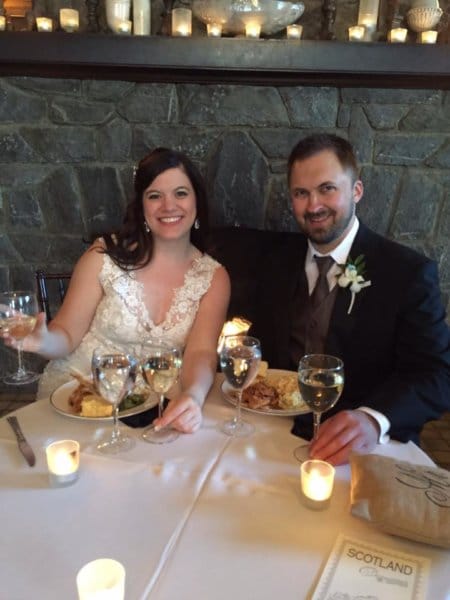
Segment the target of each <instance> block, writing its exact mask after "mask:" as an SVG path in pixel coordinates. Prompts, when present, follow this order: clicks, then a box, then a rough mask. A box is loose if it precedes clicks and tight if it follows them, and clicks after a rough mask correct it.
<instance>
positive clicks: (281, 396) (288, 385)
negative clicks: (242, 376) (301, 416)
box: [242, 361, 304, 410]
mask: <svg viewBox="0 0 450 600" xmlns="http://www.w3.org/2000/svg"><path fill="white" fill-rule="evenodd" d="M264 363H265V364H264V365H263V367H262V369H261V370H260V371H258V375H257V376H256V379H255V381H254V383H252V385H250V386H249V387H248V388H246V389H245V390H244V391H243V393H242V403H243V404H244V405H245V406H248V408H253V409H264V408H267V409H277V410H286V409H288V410H289V409H293V408H300V406H302V405H304V402H303V401H302V399H301V396H300V392H299V389H298V383H297V373H294V372H292V373H289V372H284V373H277V372H273V371H272V372H271V371H270V370H268V364H267V362H265V361H264Z"/></svg>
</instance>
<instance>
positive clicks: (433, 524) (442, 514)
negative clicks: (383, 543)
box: [350, 454, 450, 548]
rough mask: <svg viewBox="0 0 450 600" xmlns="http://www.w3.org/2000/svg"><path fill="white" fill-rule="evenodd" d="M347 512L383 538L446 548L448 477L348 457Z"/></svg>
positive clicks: (449, 543)
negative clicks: (372, 525) (367, 522)
mask: <svg viewBox="0 0 450 600" xmlns="http://www.w3.org/2000/svg"><path fill="white" fill-rule="evenodd" d="M350 466H351V491H350V494H351V497H350V499H351V512H352V514H353V515H355V516H358V517H361V518H363V519H366V520H367V521H370V522H371V523H373V524H374V525H376V526H377V527H378V528H379V529H381V530H383V531H385V532H386V533H391V534H393V535H398V536H401V537H405V538H409V539H411V540H415V541H418V542H425V543H427V544H432V545H435V546H442V547H443V548H450V472H449V471H446V470H445V469H439V468H438V467H428V466H419V465H415V464H412V463H410V462H407V461H400V460H395V459H393V458H388V457H385V456H378V455H376V454H369V455H359V454H353V455H352V456H351V457H350Z"/></svg>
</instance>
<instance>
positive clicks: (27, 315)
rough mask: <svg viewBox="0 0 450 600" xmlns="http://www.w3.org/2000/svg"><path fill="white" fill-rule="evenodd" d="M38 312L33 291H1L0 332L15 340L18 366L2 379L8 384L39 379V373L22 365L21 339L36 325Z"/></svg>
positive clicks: (24, 382) (19, 383)
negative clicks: (13, 371)
mask: <svg viewBox="0 0 450 600" xmlns="http://www.w3.org/2000/svg"><path fill="white" fill-rule="evenodd" d="M38 312H39V309H38V302H37V298H36V294H35V293H34V292H3V293H1V294H0V332H1V333H3V334H4V333H6V334H7V335H9V336H11V337H12V338H14V339H15V340H16V342H17V357H18V366H17V371H16V372H15V373H9V374H8V375H6V376H5V377H4V378H3V381H4V382H5V383H7V384H9V385H24V384H27V383H32V382H33V381H36V379H39V377H40V375H39V373H34V372H33V371H27V370H26V369H25V368H24V366H23V361H22V349H23V340H24V338H26V336H27V335H28V334H30V333H31V332H32V331H33V329H34V326H35V325H36V316H37V314H38Z"/></svg>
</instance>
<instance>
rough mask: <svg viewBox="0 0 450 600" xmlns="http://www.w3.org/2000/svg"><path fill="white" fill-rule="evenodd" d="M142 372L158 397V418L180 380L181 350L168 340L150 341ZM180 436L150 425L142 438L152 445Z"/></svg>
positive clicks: (144, 347)
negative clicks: (166, 399)
mask: <svg viewBox="0 0 450 600" xmlns="http://www.w3.org/2000/svg"><path fill="white" fill-rule="evenodd" d="M141 355H142V356H141V371H142V376H143V378H144V380H145V382H146V383H147V385H148V386H149V387H150V388H151V389H152V390H153V391H154V392H155V394H157V395H158V400H159V403H158V417H159V418H161V417H162V414H163V410H164V395H165V394H166V393H167V392H168V391H169V390H170V388H171V387H172V386H173V384H174V383H175V382H176V380H177V379H178V374H179V372H180V369H181V364H182V351H181V348H180V347H179V346H178V345H177V344H174V343H172V342H171V341H170V340H168V339H156V340H149V341H148V342H146V343H145V344H144V345H143V346H142V352H141ZM179 435H180V434H179V433H178V432H177V431H175V430H174V429H171V428H170V427H164V428H163V429H159V430H156V429H155V427H154V425H150V426H149V427H147V428H146V429H144V431H143V432H142V438H143V439H144V440H145V441H146V442H150V443H151V444H167V443H168V442H173V441H174V440H176V439H177V438H178V436H179Z"/></svg>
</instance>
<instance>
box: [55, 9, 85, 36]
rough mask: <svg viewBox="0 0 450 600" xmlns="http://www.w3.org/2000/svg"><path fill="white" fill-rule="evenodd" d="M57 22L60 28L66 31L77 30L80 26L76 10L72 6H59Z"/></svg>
mask: <svg viewBox="0 0 450 600" xmlns="http://www.w3.org/2000/svg"><path fill="white" fill-rule="evenodd" d="M59 24H60V25H61V29H64V31H67V33H72V32H73V31H78V28H79V26H80V17H79V13H78V11H77V10H75V9H74V8H61V9H60V10H59Z"/></svg>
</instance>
